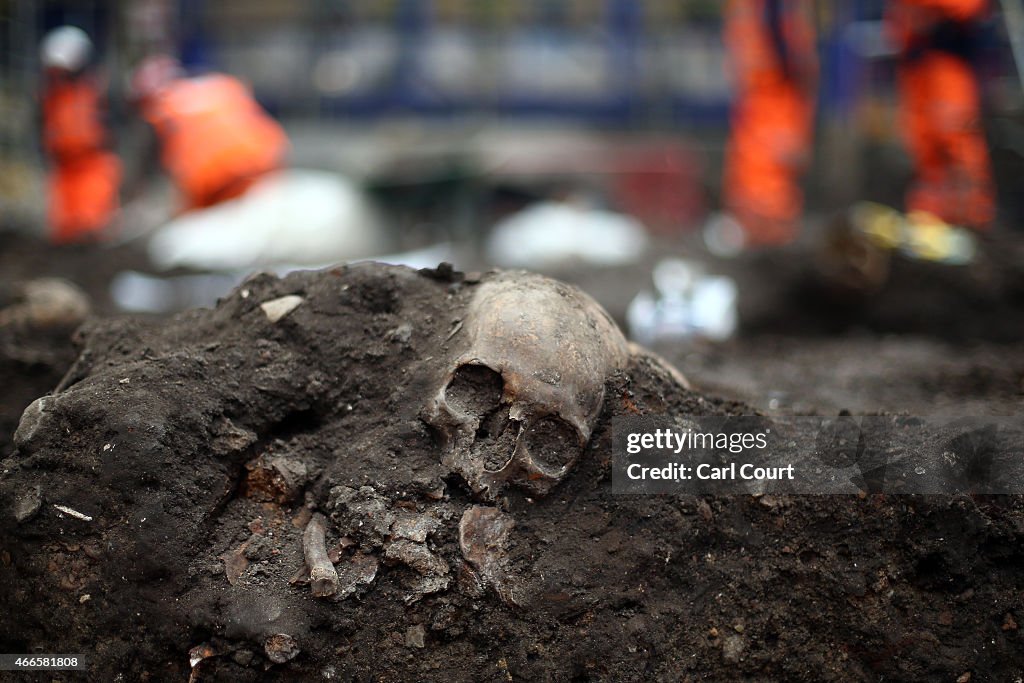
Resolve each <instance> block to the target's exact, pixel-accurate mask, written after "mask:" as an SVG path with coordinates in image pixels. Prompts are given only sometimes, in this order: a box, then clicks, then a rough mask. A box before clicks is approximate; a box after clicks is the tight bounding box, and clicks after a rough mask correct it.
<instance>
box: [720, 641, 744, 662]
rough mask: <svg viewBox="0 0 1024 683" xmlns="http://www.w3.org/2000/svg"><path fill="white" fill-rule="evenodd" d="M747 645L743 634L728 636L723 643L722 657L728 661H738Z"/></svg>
mask: <svg viewBox="0 0 1024 683" xmlns="http://www.w3.org/2000/svg"><path fill="white" fill-rule="evenodd" d="M745 647H746V643H744V642H743V637H742V636H738V635H731V636H727V637H726V638H725V640H724V641H723V643H722V658H723V659H725V661H727V662H738V661H740V657H741V655H742V654H743V649H744V648H745Z"/></svg>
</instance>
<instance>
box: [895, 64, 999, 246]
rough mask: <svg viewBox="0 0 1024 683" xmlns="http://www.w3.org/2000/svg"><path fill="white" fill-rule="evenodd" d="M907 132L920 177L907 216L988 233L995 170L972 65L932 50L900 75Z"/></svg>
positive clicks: (908, 200)
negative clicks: (927, 217)
mask: <svg viewBox="0 0 1024 683" xmlns="http://www.w3.org/2000/svg"><path fill="white" fill-rule="evenodd" d="M899 89H900V95H901V100H902V102H901V106H902V112H901V113H902V124H903V132H904V135H905V137H906V140H907V145H908V148H909V150H910V153H911V155H912V157H913V159H914V165H915V170H916V177H915V179H914V182H913V183H912V185H911V187H910V189H909V190H908V192H907V197H906V210H907V211H908V212H910V211H927V212H929V213H932V214H935V215H936V216H938V217H939V218H942V219H943V220H944V221H946V222H948V223H954V224H958V225H964V226H969V227H973V228H977V229H984V228H986V227H987V226H988V225H989V224H990V223H991V222H992V220H993V219H994V218H995V212H996V201H995V191H994V187H993V182H992V167H991V161H990V159H989V153H988V147H987V145H986V142H985V135H984V132H983V131H982V128H981V95H980V91H979V87H978V81H977V78H976V77H975V74H974V71H973V69H972V67H971V65H970V63H969V62H968V61H967V60H966V59H965V58H964V57H961V56H959V55H954V54H950V53H946V52H941V51H939V50H928V51H925V52H924V53H923V54H921V55H919V56H917V57H915V58H914V59H911V60H906V61H905V62H904V63H903V64H902V65H901V66H900V70H899Z"/></svg>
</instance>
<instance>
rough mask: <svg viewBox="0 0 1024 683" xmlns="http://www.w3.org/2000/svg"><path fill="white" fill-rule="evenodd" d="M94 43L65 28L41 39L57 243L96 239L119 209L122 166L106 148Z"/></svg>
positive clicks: (52, 215)
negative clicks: (90, 66)
mask: <svg viewBox="0 0 1024 683" xmlns="http://www.w3.org/2000/svg"><path fill="white" fill-rule="evenodd" d="M91 55H92V42H91V41H90V40H89V37H88V36H87V35H86V34H85V32H84V31H82V30H81V29H79V28H77V27H74V26H63V27H61V28H58V29H54V30H53V31H51V32H50V33H49V34H47V35H46V37H45V38H44V39H43V42H42V45H41V48H40V58H41V60H42V63H43V66H44V68H45V69H46V74H45V79H44V87H43V92H42V97H41V99H42V131H43V147H44V149H45V150H46V154H47V156H48V158H49V160H50V164H51V169H50V178H49V199H48V203H49V207H48V211H47V213H48V222H49V237H50V240H51V241H52V242H54V243H56V244H66V243H71V242H84V241H90V240H97V239H99V238H100V237H101V235H102V234H103V231H104V229H105V228H107V227H108V226H109V225H110V224H111V222H112V221H113V220H114V217H115V215H116V213H117V210H118V204H119V200H118V194H119V190H120V183H121V163H120V160H119V159H118V157H117V156H116V155H115V154H114V153H113V152H111V151H110V150H109V149H108V147H107V145H108V143H109V139H108V138H109V136H108V134H107V129H106V127H105V126H104V123H103V107H102V100H103V96H102V92H101V88H100V85H99V83H98V79H97V78H96V77H95V74H92V73H90V72H89V70H88V68H87V67H88V64H89V60H90V57H91Z"/></svg>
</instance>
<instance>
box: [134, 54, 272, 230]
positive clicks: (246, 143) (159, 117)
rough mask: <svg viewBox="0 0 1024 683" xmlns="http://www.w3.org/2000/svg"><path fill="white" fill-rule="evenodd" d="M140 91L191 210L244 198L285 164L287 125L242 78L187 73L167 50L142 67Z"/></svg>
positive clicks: (137, 94) (136, 90)
mask: <svg viewBox="0 0 1024 683" xmlns="http://www.w3.org/2000/svg"><path fill="white" fill-rule="evenodd" d="M132 95H133V98H134V100H135V101H136V103H137V105H138V106H139V108H140V112H141V114H142V116H143V118H144V119H145V120H146V121H147V122H148V123H149V124H150V125H151V126H152V127H153V130H154V131H155V132H156V136H157V138H158V141H159V144H160V148H161V149H160V154H161V156H160V159H161V163H162V165H163V167H164V169H165V170H166V171H167V172H168V174H170V176H171V179H172V180H173V181H174V184H175V185H176V186H177V189H178V190H179V192H180V193H181V195H182V200H183V206H182V210H184V211H189V210H192V209H200V208H207V207H211V206H214V205H216V204H219V203H221V202H223V201H225V200H229V199H233V198H235V197H239V196H241V195H242V194H244V193H245V192H246V190H248V189H249V188H250V187H251V186H252V185H253V183H255V182H256V181H257V180H259V179H260V178H262V177H264V176H265V175H267V174H268V173H271V172H273V171H276V170H278V169H280V168H281V167H282V166H283V164H284V161H285V155H286V153H287V151H288V139H287V136H286V135H285V132H284V130H283V129H282V128H281V126H280V125H279V124H278V123H277V122H276V121H275V120H274V119H273V118H271V117H270V116H269V115H268V114H267V113H266V112H265V111H264V110H263V109H262V108H261V107H260V105H259V104H258V103H257V102H256V100H255V99H254V98H253V96H252V93H251V92H250V91H249V89H248V88H247V87H246V86H244V85H243V84H242V83H241V82H240V81H239V80H238V79H236V78H233V77H231V76H228V75H225V74H206V75H202V76H196V77H187V76H186V75H185V72H184V70H183V69H182V68H181V65H180V64H179V63H178V61H177V60H175V59H174V58H172V57H169V56H165V55H159V56H153V57H149V58H147V59H146V60H144V61H143V62H142V64H140V65H139V67H138V68H137V69H136V71H135V73H134V75H133V77H132Z"/></svg>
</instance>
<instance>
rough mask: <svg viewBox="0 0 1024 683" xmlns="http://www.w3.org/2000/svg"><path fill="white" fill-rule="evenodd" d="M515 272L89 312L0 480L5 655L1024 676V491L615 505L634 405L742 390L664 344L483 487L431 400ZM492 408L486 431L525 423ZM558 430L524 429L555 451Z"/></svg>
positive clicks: (311, 667) (217, 671) (323, 674)
mask: <svg viewBox="0 0 1024 683" xmlns="http://www.w3.org/2000/svg"><path fill="white" fill-rule="evenodd" d="M509 277H512V276H510V275H508V274H500V275H499V274H486V275H482V276H463V275H462V274H459V273H456V272H454V271H452V270H451V269H450V268H439V269H437V270H430V271H419V272H417V271H412V270H409V269H406V268H400V267H389V266H383V265H379V264H361V265H354V266H348V267H341V268H336V269H332V270H327V271H321V272H302V273H293V274H291V275H288V276H287V277H284V278H281V279H278V278H276V277H273V276H270V275H257V276H254V277H252V278H250V279H249V280H248V281H246V282H245V283H243V284H242V285H240V286H239V287H238V288H237V289H235V290H234V291H233V292H232V293H231V294H230V295H228V296H227V297H226V298H224V299H223V300H222V301H221V302H220V303H219V304H218V305H217V307H216V308H214V309H211V310H194V311H188V312H185V313H182V314H179V315H177V316H174V317H173V318H171V319H169V320H166V321H154V320H144V319H128V318H126V319H118V320H108V321H93V322H89V323H87V324H86V325H85V327H84V328H83V329H82V330H81V331H80V333H79V334H80V335H81V340H82V345H83V348H82V354H81V355H80V356H79V358H78V360H77V361H76V363H75V366H74V368H73V369H72V370H71V371H70V372H69V374H68V376H67V378H65V380H64V382H63V386H62V388H61V391H59V392H56V393H54V394H53V395H52V396H47V397H45V398H44V399H42V400H40V401H37V402H35V403H33V405H32V406H31V407H30V408H29V409H28V411H26V415H25V417H24V418H23V419H22V422H21V425H20V427H19V429H18V434H17V435H16V437H15V443H16V445H17V451H16V452H15V453H14V454H13V455H12V456H10V457H8V458H7V459H6V460H4V461H3V466H2V469H0V520H2V522H0V551H2V558H0V559H2V562H0V604H3V605H5V606H6V607H8V609H7V615H8V616H7V617H6V618H4V619H3V620H0V651H4V652H32V651H48V652H57V651H60V652H79V653H83V654H85V655H86V656H87V657H88V660H89V678H90V680H115V678H116V676H118V675H119V674H121V675H123V677H124V679H125V680H187V679H188V677H189V675H190V674H192V675H194V676H195V677H196V679H197V680H202V681H255V680H319V679H326V680H366V679H374V680H382V681H405V680H446V681H463V680H464V681H478V680H579V681H584V680H594V681H620V680H735V679H738V678H744V677H749V678H753V679H758V678H760V679H764V678H769V679H785V680H806V681H812V680H813V681H822V680H834V681H849V680H865V681H866V680H877V679H879V678H881V677H884V678H886V679H887V680H932V679H936V680H951V679H952V678H955V677H956V676H959V675H961V674H962V673H963V672H965V671H973V672H974V674H975V676H976V677H977V678H978V679H979V680H984V679H990V678H991V679H997V678H1005V677H1007V676H1009V674H1010V673H1011V672H1014V671H1017V670H1019V669H1020V668H1021V666H1022V665H1024V655H1022V654H1021V652H1022V650H1021V648H1020V647H1019V638H1020V635H1019V631H1018V630H1015V629H1014V630H1009V629H1004V628H1002V627H1003V625H1004V624H1005V623H1007V621H1006V617H1005V615H1007V614H1017V615H1018V616H1019V613H1020V610H1021V605H1020V598H1019V596H1020V595H1021V589H1022V587H1024V586H1022V584H1024V572H1022V571H1021V569H1022V568H1024V551H1022V550H1021V548H1022V547H1024V545H1022V544H1021V541H1022V538H1021V536H1022V534H1024V503H1022V502H1021V500H1020V499H1019V498H1015V497H1006V498H988V499H984V500H982V499H971V498H966V497H959V498H951V497H931V498H911V497H896V496H893V497H886V496H882V495H876V496H862V497H857V496H849V497H827V498H826V497H810V496H806V497H797V496H775V497H771V498H770V500H768V501H766V500H765V499H764V498H763V497H762V498H757V497H752V496H704V497H699V498H698V497H693V496H685V497H683V496H677V497H673V496H622V495H613V494H612V492H611V486H610V481H609V477H610V471H611V467H610V458H611V439H612V435H611V420H612V419H613V418H614V417H615V416H618V415H625V414H633V415H635V414H641V415H646V414H650V415H665V414H669V415H696V416H700V415H742V414H749V413H750V410H751V409H750V408H749V407H746V406H744V405H743V404H739V403H734V402H728V401H723V400H719V399H714V398H711V397H707V396H703V395H701V394H699V393H697V392H694V391H692V390H689V389H686V388H684V387H683V386H681V385H680V384H679V382H678V381H677V379H676V378H674V377H673V375H672V374H671V373H670V372H669V370H668V369H667V368H666V367H665V366H664V365H662V364H661V363H660V362H658V361H657V360H656V359H655V358H653V357H651V356H648V355H643V354H635V353H634V354H633V355H629V356H628V357H627V358H626V359H625V360H624V361H623V362H622V364H621V366H617V365H614V364H613V365H612V368H611V370H610V371H609V374H608V376H607V377H604V383H603V398H602V402H601V403H600V405H599V413H598V414H597V415H596V417H594V419H593V423H592V427H588V428H589V429H590V433H589V439H588V440H587V442H586V446H585V450H584V452H583V454H582V455H581V456H580V457H579V458H577V459H575V460H574V461H573V462H572V463H571V464H572V467H571V469H570V470H568V471H566V472H565V473H564V475H565V476H564V477H562V478H561V481H559V482H558V483H557V484H556V485H554V486H553V487H552V488H551V489H550V491H549V492H547V495H540V494H538V493H536V492H535V491H534V490H531V489H530V487H529V486H525V487H524V486H520V485H517V483H516V482H515V481H514V480H509V482H510V483H509V485H508V486H505V487H503V488H501V490H500V491H499V492H496V493H494V495H493V496H490V495H487V496H483V495H481V492H480V491H477V492H474V489H473V488H472V486H471V485H470V483H469V482H467V480H466V479H465V478H464V476H463V475H462V474H460V472H458V471H456V470H455V469H454V468H452V467H450V466H447V465H445V464H444V460H445V457H444V456H445V448H446V439H445V436H444V434H442V433H439V430H438V429H436V428H435V427H432V426H431V425H430V424H429V422H428V420H427V419H426V416H427V413H428V412H429V403H430V400H431V399H432V398H433V397H435V396H437V395H438V391H439V387H441V386H442V385H443V383H444V382H445V381H446V379H447V377H446V373H448V372H450V368H451V367H454V366H455V364H456V360H458V359H462V360H465V359H464V358H463V356H462V355H461V354H464V352H465V348H466V345H465V339H464V338H463V337H462V336H461V335H463V334H465V333H466V331H467V327H470V325H467V323H466V311H467V310H470V303H471V302H472V301H473V300H474V297H475V296H476V294H477V292H479V291H480V290H481V289H482V288H485V287H486V286H487V283H489V282H494V281H495V279H498V278H502V282H506V283H507V282H508V278H509ZM524 277H525V276H524ZM530 282H531V283H533V284H536V281H535V280H530ZM533 284H531V286H533ZM563 287H564V286H563ZM569 296H575V295H573V294H572V293H571V292H570V293H569ZM282 297H296V298H297V299H299V300H300V301H297V300H296V299H290V300H289V311H288V312H287V313H286V314H284V315H282V316H280V317H277V318H276V319H275V320H271V318H270V317H269V316H268V314H267V313H266V311H265V310H264V309H263V308H262V307H261V304H264V303H266V302H268V301H273V300H279V299H281V298H282ZM292 304H294V305H292ZM538 343H541V344H543V343H545V342H543V341H541V340H538ZM616 343H617V342H616ZM538 376H539V377H540V378H541V379H542V380H543V382H544V383H545V384H546V385H547V386H551V387H558V386H559V385H560V383H562V382H563V378H564V377H568V376H570V373H569V370H568V368H566V369H563V370H562V371H561V372H560V373H558V374H553V373H552V371H551V369H550V368H544V369H543V372H540V373H539V375H538ZM464 379H465V380H466V381H465V383H464V384H465V387H464V388H465V389H466V391H465V396H461V397H460V396H457V397H456V400H464V401H470V402H472V400H475V398H479V397H483V398H485V399H487V400H490V399H491V398H493V393H494V391H493V390H494V389H496V387H497V380H496V379H495V378H494V377H491V376H488V375H487V373H486V372H483V371H480V372H477V371H472V372H468V374H467V376H465V377H464ZM504 381H506V382H507V381H508V379H507V378H505V380H504ZM556 403H557V401H554V399H552V405H555V404H556ZM581 403H582V404H585V403H586V401H584V400H582V399H581ZM486 417H487V415H482V416H478V419H477V421H479V422H481V424H479V425H477V426H476V428H477V429H478V430H480V434H482V435H483V436H484V437H488V438H489V437H490V433H491V432H495V433H504V431H505V428H506V426H507V425H504V424H503V426H502V428H501V429H499V428H498V427H496V426H494V425H493V424H492V423H490V422H487V421H486V420H485V419H484V418H486ZM484 423H486V424H484ZM544 424H545V423H543V422H540V423H538V427H537V429H536V430H534V433H533V434H532V436H531V437H530V438H532V439H534V440H536V441H537V442H542V444H547V443H548V441H553V442H555V443H554V445H559V444H560V446H558V447H564V446H565V432H564V430H560V429H553V428H552V429H548V428H547V427H544ZM573 434H574V437H573V438H575V434H576V433H575V432H573ZM474 435H475V432H474ZM545 435H548V436H549V437H550V438H548V436H545ZM490 441H491V442H493V443H494V444H496V445H497V446H500V447H506V448H507V447H509V446H510V445H511V444H510V443H509V442H508V440H506V439H502V438H495V439H491V440H490ZM548 445H552V444H548ZM552 447H554V446H552ZM468 452H470V453H472V452H473V451H472V449H470V450H469V451H468ZM554 462H556V463H558V465H559V466H562V465H563V464H564V462H563V461H560V460H557V459H555V460H554ZM488 493H492V492H488ZM325 556H326V558H327V559H328V561H329V564H331V565H333V573H332V572H331V570H330V569H328V568H327V567H326V565H325V562H324V557H325ZM309 565H313V566H309ZM86 596H88V597H86ZM75 675H78V674H68V675H67V676H65V678H66V679H68V680H71V679H72V676H75ZM61 676H63V674H54V678H56V679H58V680H60V679H61Z"/></svg>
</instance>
